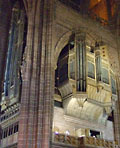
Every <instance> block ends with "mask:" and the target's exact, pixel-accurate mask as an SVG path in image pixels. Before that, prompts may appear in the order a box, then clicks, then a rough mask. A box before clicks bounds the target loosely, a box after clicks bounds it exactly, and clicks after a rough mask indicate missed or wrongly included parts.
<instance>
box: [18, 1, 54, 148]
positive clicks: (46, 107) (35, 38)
mask: <svg viewBox="0 0 120 148" xmlns="http://www.w3.org/2000/svg"><path fill="white" fill-rule="evenodd" d="M26 2H28V3H27V7H26V8H27V15H28V33H27V44H26V49H25V55H24V57H25V62H24V64H23V68H22V79H23V82H22V96H21V109H20V121H19V137H18V148H50V147H51V146H50V141H51V139H52V138H51V136H52V134H51V130H52V128H51V125H52V123H51V122H52V117H51V116H52V109H53V105H52V104H53V103H52V102H53V94H54V68H53V66H52V62H51V60H52V59H51V56H52V55H51V51H52V16H53V15H52V10H53V9H52V6H53V0H32V1H31V0H28V1H26Z"/></svg>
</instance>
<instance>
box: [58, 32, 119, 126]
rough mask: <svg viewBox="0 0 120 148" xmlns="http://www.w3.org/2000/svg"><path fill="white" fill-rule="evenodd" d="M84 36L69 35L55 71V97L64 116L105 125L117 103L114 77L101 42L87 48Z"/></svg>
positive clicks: (106, 52) (87, 43) (83, 34)
mask: <svg viewBox="0 0 120 148" xmlns="http://www.w3.org/2000/svg"><path fill="white" fill-rule="evenodd" d="M89 40H90V39H89V37H88V35H86V34H85V33H81V32H80V33H75V34H73V35H71V37H70V39H69V42H68V44H67V45H66V46H65V47H64V48H63V49H62V51H61V53H60V55H59V59H58V63H57V69H56V74H55V75H56V78H55V81H56V84H55V85H56V92H57V93H55V98H56V99H58V98H59V100H61V102H62V104H63V108H64V113H65V115H69V116H72V117H76V118H79V119H83V120H87V121H94V122H96V123H99V124H103V125H104V124H106V120H107V118H108V117H109V115H110V114H111V112H112V111H113V110H114V108H115V101H116V100H117V92H116V78H115V74H114V72H113V70H112V69H111V67H110V64H109V57H108V49H107V48H108V47H107V45H105V43H104V42H103V41H96V42H94V43H92V44H91V45H90V42H89Z"/></svg>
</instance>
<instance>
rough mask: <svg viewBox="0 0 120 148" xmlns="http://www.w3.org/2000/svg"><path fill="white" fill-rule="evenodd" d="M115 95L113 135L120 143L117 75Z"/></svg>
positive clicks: (119, 91)
mask: <svg viewBox="0 0 120 148" xmlns="http://www.w3.org/2000/svg"><path fill="white" fill-rule="evenodd" d="M117 95H118V100H117V101H116V107H115V110H114V136H115V141H116V142H117V143H118V144H119V145H120V79H119V77H117Z"/></svg>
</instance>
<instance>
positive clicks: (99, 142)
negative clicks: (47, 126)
mask: <svg viewBox="0 0 120 148" xmlns="http://www.w3.org/2000/svg"><path fill="white" fill-rule="evenodd" d="M53 142H55V143H63V144H65V145H72V146H74V147H77V148H80V147H81V146H83V147H88V148H89V147H90V148H91V147H93V148H118V145H117V143H116V142H114V141H108V140H104V139H98V138H94V137H73V136H70V135H65V134H59V133H54V134H53Z"/></svg>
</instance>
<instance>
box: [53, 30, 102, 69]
mask: <svg viewBox="0 0 120 148" xmlns="http://www.w3.org/2000/svg"><path fill="white" fill-rule="evenodd" d="M77 32H85V33H86V38H87V42H89V43H90V42H91V43H90V44H93V43H95V41H97V40H100V39H101V37H100V36H97V35H95V34H94V33H93V32H90V31H89V30H87V28H85V27H83V28H80V29H73V30H70V31H67V32H65V33H63V34H62V36H61V37H60V38H59V39H58V41H57V43H56V45H55V48H54V51H55V52H54V56H53V57H55V59H54V66H55V68H56V66H57V60H58V57H59V54H60V52H61V51H62V49H63V48H64V47H65V45H67V43H68V41H69V38H70V36H71V35H72V34H73V33H77Z"/></svg>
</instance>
